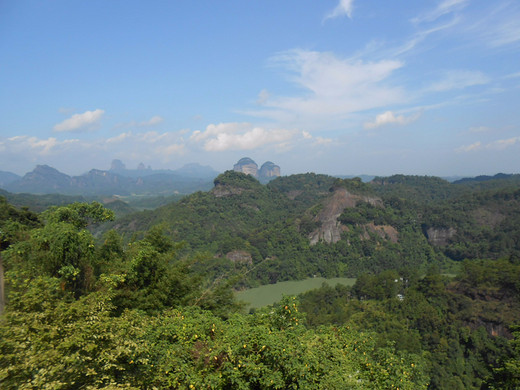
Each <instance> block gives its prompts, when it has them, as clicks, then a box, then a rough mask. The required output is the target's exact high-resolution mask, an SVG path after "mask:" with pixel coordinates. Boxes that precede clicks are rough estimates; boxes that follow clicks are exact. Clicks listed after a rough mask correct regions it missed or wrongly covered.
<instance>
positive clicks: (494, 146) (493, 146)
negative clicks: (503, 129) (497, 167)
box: [456, 137, 520, 152]
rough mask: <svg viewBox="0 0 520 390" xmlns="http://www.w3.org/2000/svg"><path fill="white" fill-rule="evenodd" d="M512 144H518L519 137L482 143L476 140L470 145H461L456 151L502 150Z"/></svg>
mask: <svg viewBox="0 0 520 390" xmlns="http://www.w3.org/2000/svg"><path fill="white" fill-rule="evenodd" d="M514 145H520V137H511V138H507V139H499V140H496V141H493V142H489V143H487V144H485V145H483V144H482V143H481V142H480V141H477V142H475V143H473V144H471V145H466V146H461V147H459V148H457V149H456V151H457V152H474V151H478V150H483V149H487V150H494V151H502V150H504V149H507V148H509V147H511V146H514Z"/></svg>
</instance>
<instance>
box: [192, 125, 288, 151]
mask: <svg viewBox="0 0 520 390" xmlns="http://www.w3.org/2000/svg"><path fill="white" fill-rule="evenodd" d="M295 134H296V132H295V131H292V130H285V129H266V128H263V127H258V126H253V125H252V124H250V123H236V122H233V123H219V124H216V125H215V124H210V125H208V126H207V127H206V130H205V131H200V130H197V131H194V132H193V134H192V135H191V137H190V140H191V141H194V142H198V143H202V145H203V148H204V150H206V151H218V152H221V151H225V150H251V149H256V148H258V147H260V146H264V145H277V144H282V143H285V142H287V141H289V140H291V139H292V138H293V137H294V136H295Z"/></svg>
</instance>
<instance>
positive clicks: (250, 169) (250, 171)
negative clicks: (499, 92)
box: [233, 157, 258, 177]
mask: <svg viewBox="0 0 520 390" xmlns="http://www.w3.org/2000/svg"><path fill="white" fill-rule="evenodd" d="M233 170H234V171H236V172H242V173H245V174H246V175H251V176H254V177H258V165H257V164H256V163H255V162H254V161H253V160H252V159H250V158H249V157H244V158H241V159H240V160H238V162H237V163H236V164H235V165H234V166H233Z"/></svg>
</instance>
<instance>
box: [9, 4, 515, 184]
mask: <svg viewBox="0 0 520 390" xmlns="http://www.w3.org/2000/svg"><path fill="white" fill-rule="evenodd" d="M241 157H251V158H253V159H254V160H255V161H256V162H257V163H258V165H261V164H262V163H264V162H265V161H272V162H274V163H276V164H278V165H279V166H280V167H281V170H282V174H283V175H289V174H294V173H304V172H316V173H325V174H332V175H358V174H369V175H370V174H371V175H382V176H388V175H392V174H410V175H433V176H476V175H481V174H487V175H490V174H495V173H498V172H504V173H519V172H520V1H518V0H493V1H489V0H424V1H416V0H392V1H391V2H389V1H383V0H319V1H316V0H312V1H311V0H284V1H280V0H250V1H244V0H226V1H212V0H192V1H181V0H169V1H160V0H157V1H134V0H122V1H118V0H111V1H106V0H103V1H99V0H88V1H86V0H84V1H81V0H53V1H40V0H34V1H27V0H2V1H0V170H1V171H10V172H14V173H17V174H19V175H23V174H24V173H26V172H28V171H31V170H32V169H34V167H35V166H36V165H37V164H47V165H50V166H52V167H54V168H56V169H58V170H60V171H61V172H64V173H67V174H69V175H79V174H82V173H85V172H87V171H89V170H90V169H92V168H96V169H108V168H109V167H110V163H111V161H112V160H113V159H120V160H122V161H123V162H124V163H125V164H126V166H127V168H130V169H134V168H136V167H137V165H138V164H139V163H144V164H145V165H146V166H151V167H152V168H154V169H177V168H180V167H182V166H183V165H184V164H187V163H193V162H197V163H200V164H202V165H209V166H211V167H212V168H214V169H216V170H218V171H221V172H223V171H225V170H227V169H232V167H233V164H235V163H236V162H237V161H238V160H239V159H240V158H241Z"/></svg>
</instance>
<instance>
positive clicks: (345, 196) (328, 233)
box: [309, 188, 383, 245]
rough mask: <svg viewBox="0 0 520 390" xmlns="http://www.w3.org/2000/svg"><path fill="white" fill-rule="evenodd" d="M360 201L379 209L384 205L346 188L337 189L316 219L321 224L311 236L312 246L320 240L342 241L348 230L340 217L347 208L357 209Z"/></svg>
mask: <svg viewBox="0 0 520 390" xmlns="http://www.w3.org/2000/svg"><path fill="white" fill-rule="evenodd" d="M358 201H363V202H368V203H370V204H372V205H373V206H379V207H382V204H383V203H382V201H381V199H379V198H376V197H371V196H363V195H356V194H352V193H351V192H349V191H347V189H345V188H337V189H336V190H334V193H333V194H332V196H331V197H330V198H329V199H327V200H326V201H325V202H324V203H323V208H322V209H321V210H320V211H319V213H318V214H317V215H316V217H315V221H316V222H319V224H320V227H319V228H318V229H316V230H314V231H313V232H312V233H311V234H309V240H310V243H311V245H314V244H316V243H317V242H319V241H320V240H323V241H325V242H327V243H335V242H338V241H339V240H340V239H341V233H342V232H344V231H345V230H346V229H347V227H346V226H344V225H342V224H341V222H340V221H338V217H339V216H340V215H341V214H342V213H343V210H345V209H346V208H347V207H355V206H356V203H357V202H358Z"/></svg>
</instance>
